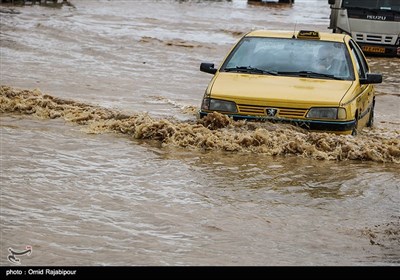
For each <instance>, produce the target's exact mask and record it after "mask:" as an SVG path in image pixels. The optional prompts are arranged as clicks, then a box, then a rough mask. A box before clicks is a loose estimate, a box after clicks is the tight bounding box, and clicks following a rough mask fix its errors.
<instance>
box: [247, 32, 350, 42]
mask: <svg viewBox="0 0 400 280" xmlns="http://www.w3.org/2000/svg"><path fill="white" fill-rule="evenodd" d="M300 32H314V33H317V34H318V35H319V39H318V38H307V39H306V40H309V39H318V40H321V41H332V42H343V41H345V38H346V37H348V35H346V34H336V33H328V32H319V31H304V30H301V31H296V32H293V31H275V30H274V31H272V30H254V31H251V32H249V33H247V34H246V35H245V37H266V38H271V37H272V38H292V37H293V35H295V36H296V38H297V36H298V35H299V33H300Z"/></svg>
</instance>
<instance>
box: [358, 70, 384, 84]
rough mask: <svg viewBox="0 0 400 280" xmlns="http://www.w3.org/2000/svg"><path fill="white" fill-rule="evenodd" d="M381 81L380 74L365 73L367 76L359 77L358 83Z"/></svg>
mask: <svg viewBox="0 0 400 280" xmlns="http://www.w3.org/2000/svg"><path fill="white" fill-rule="evenodd" d="M380 83H382V74H376V73H367V78H362V79H360V84H362V85H363V84H380Z"/></svg>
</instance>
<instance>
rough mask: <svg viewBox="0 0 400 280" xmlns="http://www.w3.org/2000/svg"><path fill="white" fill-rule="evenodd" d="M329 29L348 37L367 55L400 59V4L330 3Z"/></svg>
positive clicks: (379, 0)
mask: <svg viewBox="0 0 400 280" xmlns="http://www.w3.org/2000/svg"><path fill="white" fill-rule="evenodd" d="M328 4H329V5H330V8H331V14H330V24H329V27H328V28H329V29H332V31H333V33H347V34H349V35H350V36H351V37H353V39H354V40H355V41H356V42H357V43H358V44H359V45H360V47H361V49H362V50H363V52H364V53H365V54H366V55H377V56H387V57H400V0H328Z"/></svg>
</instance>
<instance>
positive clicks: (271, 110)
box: [266, 108, 278, 117]
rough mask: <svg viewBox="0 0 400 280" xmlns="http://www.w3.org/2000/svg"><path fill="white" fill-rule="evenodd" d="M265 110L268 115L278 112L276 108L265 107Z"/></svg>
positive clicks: (271, 115)
mask: <svg viewBox="0 0 400 280" xmlns="http://www.w3.org/2000/svg"><path fill="white" fill-rule="evenodd" d="M266 112H267V116H268V117H274V116H275V115H276V113H277V112H278V110H277V109H274V108H267V109H266Z"/></svg>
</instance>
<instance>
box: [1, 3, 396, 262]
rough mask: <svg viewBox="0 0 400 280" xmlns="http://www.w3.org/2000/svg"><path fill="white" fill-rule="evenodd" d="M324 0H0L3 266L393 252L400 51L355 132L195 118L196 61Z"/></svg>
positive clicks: (287, 22) (303, 22)
mask: <svg viewBox="0 0 400 280" xmlns="http://www.w3.org/2000/svg"><path fill="white" fill-rule="evenodd" d="M326 2H327V1H318V0H303V1H301V0H297V1H296V4H294V5H292V6H290V5H276V4H275V5H273V4H272V5H271V4H269V5H253V4H248V3H247V1H239V0H238V1H235V0H234V1H172V0H165V1H150V0H149V1H100V0H99V1H96V0H93V1H71V3H72V4H73V5H74V6H75V7H72V6H65V5H64V6H62V7H58V8H51V7H43V6H32V7H31V6H27V7H13V6H9V5H2V6H0V16H1V30H0V39H1V41H0V47H1V85H3V86H2V87H1V88H0V112H1V114H0V121H1V125H0V129H1V133H0V137H1V147H0V148H1V150H0V151H1V197H0V199H1V200H0V202H1V204H0V210H1V212H0V224H1V239H0V265H9V264H10V263H9V261H8V260H7V256H8V254H9V252H8V248H10V247H11V248H13V249H14V250H23V249H25V246H26V245H31V246H32V248H33V252H32V254H31V255H30V256H21V257H20V259H21V263H22V264H23V265H399V264H400V206H399V205H400V172H399V163H400V121H399V119H400V109H399V102H400V99H399V98H400V90H399V84H398V83H399V80H400V71H399V65H400V61H399V60H398V59H390V58H369V61H370V63H371V68H372V69H373V71H375V72H381V73H383V74H384V83H382V84H380V85H378V86H377V104H376V105H377V106H376V127H375V128H374V129H364V131H363V132H362V133H361V134H360V135H359V136H358V137H356V138H354V137H351V136H337V135H330V134H325V133H308V132H306V131H302V130H299V129H294V128H291V127H290V126H279V125H272V124H244V123H234V122H231V121H229V120H227V119H225V118H224V117H223V116H221V115H216V116H214V118H211V117H210V118H208V119H205V120H203V121H198V120H197V119H196V116H195V112H196V111H197V109H198V106H199V104H200V102H201V98H202V95H203V93H204V90H205V88H206V86H207V83H208V82H209V80H210V79H211V76H210V75H207V74H205V73H201V72H200V71H199V70H198V69H199V64H200V62H205V61H208V62H215V63H216V64H217V65H218V64H219V63H220V62H221V61H222V59H223V58H224V56H225V54H226V52H227V51H228V50H229V49H230V47H231V46H232V44H234V43H235V42H236V41H237V40H238V39H239V37H240V35H241V34H243V33H245V32H247V31H249V30H251V29H252V28H265V27H267V28H271V29H286V30H292V29H293V28H294V26H295V25H296V28H297V29H317V30H320V31H326V30H327V28H326V27H327V26H328V23H329V6H328V5H327V4H326ZM22 89H26V90H22Z"/></svg>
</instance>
